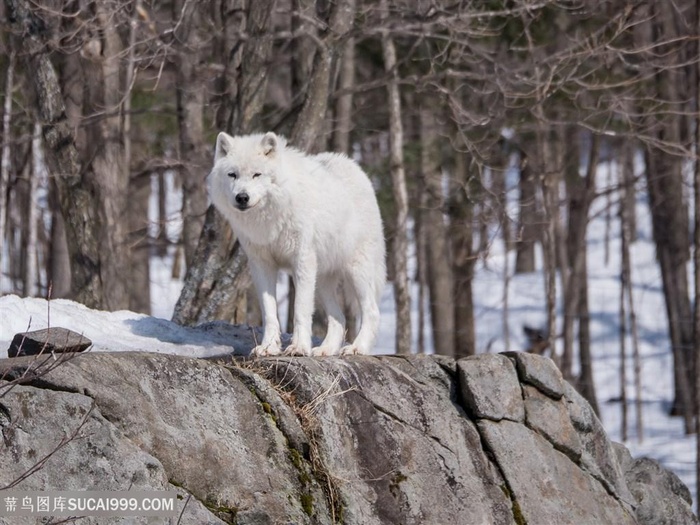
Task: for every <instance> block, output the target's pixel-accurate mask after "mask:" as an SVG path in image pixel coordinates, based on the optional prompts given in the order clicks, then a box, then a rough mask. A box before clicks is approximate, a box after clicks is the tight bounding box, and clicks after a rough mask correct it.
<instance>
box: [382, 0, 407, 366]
mask: <svg viewBox="0 0 700 525" xmlns="http://www.w3.org/2000/svg"><path fill="white" fill-rule="evenodd" d="M381 9H382V12H383V13H386V12H387V11H388V9H389V8H388V3H387V0H383V1H382V4H381ZM382 54H383V57H384V69H385V70H386V72H387V74H388V75H389V78H390V80H389V81H388V83H387V97H388V100H389V143H390V146H389V150H390V153H389V169H390V171H391V183H392V184H391V188H392V196H393V198H394V205H395V207H396V208H395V209H396V211H395V213H396V216H395V218H394V220H395V232H394V236H393V238H392V247H391V250H392V258H391V261H392V262H393V268H392V270H393V271H392V274H393V281H394V282H393V284H394V304H395V305H396V352H397V353H399V354H409V353H411V296H410V290H409V280H408V191H407V189H406V172H405V169H404V161H403V145H404V140H403V124H402V122H401V115H402V113H401V92H400V91H399V82H398V70H397V60H396V47H395V46H394V41H393V39H392V38H391V36H390V35H389V32H388V31H383V32H382Z"/></svg>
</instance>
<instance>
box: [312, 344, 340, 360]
mask: <svg viewBox="0 0 700 525" xmlns="http://www.w3.org/2000/svg"><path fill="white" fill-rule="evenodd" d="M337 353H338V348H333V347H332V346H324V345H321V346H317V347H315V348H313V349H312V350H311V355H312V356H314V357H327V356H329V355H336V354H337Z"/></svg>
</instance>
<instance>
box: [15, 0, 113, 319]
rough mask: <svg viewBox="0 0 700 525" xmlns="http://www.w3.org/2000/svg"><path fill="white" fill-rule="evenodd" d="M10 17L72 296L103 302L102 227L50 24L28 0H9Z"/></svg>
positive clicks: (96, 304)
mask: <svg viewBox="0 0 700 525" xmlns="http://www.w3.org/2000/svg"><path fill="white" fill-rule="evenodd" d="M5 6H6V8H7V15H8V20H9V21H10V23H11V24H12V27H13V28H14V29H15V31H16V34H17V36H18V42H17V44H18V47H17V49H18V50H20V51H21V54H22V56H23V59H24V61H25V71H27V78H28V80H29V83H30V85H31V88H32V90H33V91H34V96H35V97H36V103H37V111H38V116H39V118H40V119H41V122H42V135H43V137H44V142H45V145H46V163H47V168H48V170H49V173H50V175H51V176H53V177H54V178H55V181H56V188H57V190H58V196H59V201H60V203H61V212H62V213H63V217H64V220H65V224H66V234H67V235H66V236H67V239H68V247H69V251H70V253H71V261H72V264H71V277H72V287H73V294H72V295H73V299H75V300H76V301H78V302H81V303H83V304H85V305H86V306H88V307H91V308H100V307H102V306H103V295H104V294H103V287H102V286H103V282H102V279H101V278H100V270H101V262H102V261H101V258H102V256H101V252H100V235H101V231H100V226H101V218H100V217H99V214H98V211H97V205H96V201H95V198H94V196H95V195H96V193H97V189H96V188H95V186H94V181H93V180H90V178H89V177H85V176H84V175H83V173H82V170H81V167H80V163H79V160H78V151H77V149H76V147H75V137H74V135H73V130H72V127H71V126H70V124H69V123H68V119H67V118H66V108H65V105H64V102H63V95H62V93H61V89H60V85H59V81H58V76H57V75H56V70H55V69H54V66H53V64H52V63H51V60H50V58H49V50H48V47H47V38H48V36H49V35H48V33H47V28H46V25H45V23H44V22H43V21H42V20H41V19H39V18H37V17H36V16H35V14H34V13H33V12H32V9H31V7H30V5H29V3H28V2H27V1H26V0H5Z"/></svg>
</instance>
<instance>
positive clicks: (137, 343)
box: [0, 295, 260, 358]
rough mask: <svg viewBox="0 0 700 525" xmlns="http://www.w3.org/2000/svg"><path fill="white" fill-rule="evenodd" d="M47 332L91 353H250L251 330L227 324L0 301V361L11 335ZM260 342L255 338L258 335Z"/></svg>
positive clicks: (57, 302) (60, 303) (69, 304)
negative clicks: (81, 341)
mask: <svg viewBox="0 0 700 525" xmlns="http://www.w3.org/2000/svg"><path fill="white" fill-rule="evenodd" d="M51 326H61V327H64V328H69V329H70V330H73V331H75V332H78V333H80V334H83V335H84V336H85V337H87V338H88V339H90V340H91V341H92V343H93V346H92V348H91V351H93V352H105V351H113V352H128V351H137V352H155V353H159V354H175V355H187V356H192V357H211V356H216V355H222V354H230V353H231V351H232V347H233V349H234V350H236V351H238V352H244V351H246V350H247V349H249V348H250V343H251V340H252V333H251V330H250V329H248V328H245V327H236V326H231V325H229V324H228V323H223V322H213V323H206V324H204V325H201V326H198V327H196V328H188V327H183V326H179V325H177V324H175V323H172V322H170V321H166V320H164V319H158V318H156V317H150V316H147V315H143V314H137V313H134V312H129V311H126V310H121V311H118V312H102V311H98V310H91V309H89V308H87V307H86V306H83V305H82V304H79V303H76V302H73V301H68V300H65V299H53V300H52V301H46V300H44V299H36V298H20V297H18V296H16V295H5V296H3V297H0V358H4V357H7V348H8V347H9V346H10V342H11V341H12V338H13V337H14V334H16V333H19V332H26V331H32V330H41V329H43V328H49V327H51ZM258 337H260V336H259V334H258Z"/></svg>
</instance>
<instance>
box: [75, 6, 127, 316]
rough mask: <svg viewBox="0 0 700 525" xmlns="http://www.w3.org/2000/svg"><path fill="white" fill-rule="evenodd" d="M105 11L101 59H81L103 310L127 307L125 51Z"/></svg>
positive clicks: (99, 15) (100, 9)
mask: <svg viewBox="0 0 700 525" xmlns="http://www.w3.org/2000/svg"><path fill="white" fill-rule="evenodd" d="M108 7H109V6H107V5H106V4H101V3H98V4H96V16H95V23H96V25H97V28H98V29H99V33H98V35H99V36H100V37H101V44H100V45H101V49H102V52H101V54H99V55H95V56H92V57H90V59H85V58H83V59H82V60H81V63H82V65H83V69H84V71H85V73H86V79H85V80H86V82H85V84H86V86H85V88H86V89H85V91H84V94H85V98H84V107H83V116H85V117H90V118H89V120H87V121H86V122H85V127H86V133H87V137H88V138H87V140H86V141H85V143H84V148H83V159H84V162H83V169H84V170H85V171H86V173H87V176H88V177H91V178H92V179H93V181H94V182H93V183H94V185H95V187H96V188H97V190H98V203H99V204H98V206H99V208H98V209H99V214H100V216H101V221H100V226H101V229H100V246H99V249H100V254H101V256H102V259H101V264H100V278H101V279H102V283H103V290H102V292H103V297H102V304H101V308H103V309H107V310H122V309H127V308H129V297H130V285H129V279H130V268H131V250H130V247H129V217H128V211H127V208H128V192H129V166H128V164H127V162H126V158H125V151H124V144H123V141H122V136H123V135H122V126H121V104H122V97H123V95H124V90H123V88H122V81H121V75H122V73H123V71H122V68H121V53H122V51H123V46H122V42H121V39H120V36H119V33H118V31H117V27H116V26H115V24H114V20H113V15H114V13H112V12H109V11H107V8H108ZM95 38H97V37H95Z"/></svg>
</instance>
